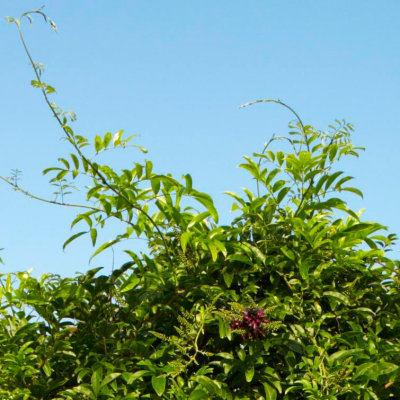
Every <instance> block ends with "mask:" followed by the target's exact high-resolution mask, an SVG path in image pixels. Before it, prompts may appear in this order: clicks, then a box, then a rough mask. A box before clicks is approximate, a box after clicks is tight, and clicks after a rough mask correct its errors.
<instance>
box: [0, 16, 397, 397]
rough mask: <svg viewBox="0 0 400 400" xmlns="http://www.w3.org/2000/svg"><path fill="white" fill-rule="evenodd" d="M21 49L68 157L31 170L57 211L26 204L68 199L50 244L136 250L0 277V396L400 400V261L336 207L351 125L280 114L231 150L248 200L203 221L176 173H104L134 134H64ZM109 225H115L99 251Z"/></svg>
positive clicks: (377, 233)
mask: <svg viewBox="0 0 400 400" xmlns="http://www.w3.org/2000/svg"><path fill="white" fill-rule="evenodd" d="M39 11H40V10H39ZM39 11H38V12H39ZM40 13H41V12H40ZM27 15H29V14H27ZM27 15H25V16H27ZM11 22H15V23H16V24H17V27H18V29H19V30H20V29H21V24H20V20H14V19H11ZM20 32H21V30H20ZM21 38H22V36H21ZM22 40H23V38H22ZM23 43H25V42H23ZM28 56H29V58H30V60H31V62H32V67H33V68H34V71H35V75H36V80H35V81H34V82H33V86H35V87H38V88H39V89H40V90H42V93H43V95H44V97H45V100H46V102H47V104H48V105H49V107H50V110H51V111H52V113H53V114H54V116H55V117H56V118H57V120H58V122H59V124H60V127H61V129H62V130H63V132H64V135H65V138H66V139H67V140H68V142H69V143H70V144H71V148H72V153H71V154H69V155H67V156H65V157H64V158H60V159H59V165H58V166H57V167H51V168H48V169H46V170H45V171H44V174H50V175H51V179H50V182H51V183H52V184H56V185H58V186H57V188H58V190H59V191H58V192H56V193H57V196H58V197H61V201H58V202H57V201H52V200H46V199H41V200H42V201H48V202H52V203H54V202H55V203H57V204H60V205H64V206H74V207H80V211H79V213H78V214H77V216H76V218H75V219H74V221H73V222H72V227H75V225H77V224H78V223H79V224H80V225H84V226H85V228H86V229H84V230H80V231H79V232H77V233H74V234H73V235H72V236H71V237H70V238H69V239H68V240H67V241H66V242H65V244H64V247H66V246H67V245H68V244H69V243H70V242H71V241H73V240H75V239H77V238H78V237H80V236H82V235H89V236H90V238H91V240H92V243H93V245H94V246H97V247H96V250H95V251H94V253H93V255H92V257H94V256H96V255H97V254H99V253H100V252H101V251H104V250H105V249H106V248H109V247H111V246H113V245H114V244H115V243H118V242H121V241H123V240H126V239H128V238H130V237H141V238H144V239H146V240H147V243H148V249H149V252H148V254H137V253H135V252H134V251H133V250H131V249H129V248H127V250H126V253H127V254H128V255H129V257H130V258H131V261H130V262H128V263H126V264H124V265H123V266H121V267H120V268H118V269H115V270H114V271H113V272H112V273H111V274H110V275H99V272H100V269H93V270H90V271H88V272H86V273H85V274H81V275H79V276H76V277H74V278H60V277H59V276H56V275H52V274H47V275H45V276H42V277H41V278H40V279H35V278H33V277H32V276H31V275H30V274H29V273H28V272H26V273H17V274H4V275H2V276H1V279H0V285H1V286H0V296H1V309H0V398H2V399H41V400H47V399H54V400H55V399H68V400H75V399H99V400H106V399H139V398H140V399H157V398H163V399H182V400H183V399H191V400H195V399H197V400H201V399H232V400H233V399H237V400H239V399H241V400H245V399H258V400H261V399H266V400H275V399H285V400H292V399H293V400H299V399H310V400H321V399H325V400H331V399H332V400H333V399H340V400H353V399H354V400H357V399H364V400H367V399H389V398H400V383H399V377H400V369H399V366H400V343H399V333H400V319H399V313H400V308H399V304H400V291H399V283H400V281H399V275H398V273H399V262H398V261H393V260H391V259H390V258H389V257H388V252H389V251H390V249H391V246H392V244H393V242H394V240H395V239H396V237H395V236H394V235H387V234H385V233H384V231H385V228H384V227H383V226H381V225H380V224H377V223H375V222H366V221H363V220H361V216H360V214H359V213H356V212H354V211H353V210H351V209H350V208H349V207H348V205H347V204H346V201H345V200H344V199H343V198H341V197H340V195H341V193H342V192H350V193H354V194H356V195H361V193H360V192H359V190H358V189H357V188H354V187H351V186H347V183H348V182H349V181H350V180H351V179H352V178H351V177H349V176H346V175H345V174H344V172H342V171H337V170H336V165H337V163H338V161H339V160H340V159H341V158H342V157H347V156H357V155H358V151H359V150H360V149H359V148H357V147H354V146H353V144H352V142H351V137H350V135H351V132H352V130H353V129H352V126H351V125H349V124H345V123H342V122H339V121H337V122H336V123H335V125H333V126H330V127H329V129H328V130H327V131H324V132H322V131H319V130H317V129H315V128H313V127H312V126H310V125H304V124H303V122H302V121H301V120H300V118H299V117H298V116H297V114H295V117H296V122H295V123H293V124H291V125H290V126H289V133H288V135H287V136H286V137H280V138H273V139H271V140H270V141H269V142H268V143H267V144H266V145H265V147H264V149H263V151H262V152H261V153H257V154H254V155H253V157H245V159H244V162H243V164H241V165H240V166H241V167H242V168H243V169H245V170H246V171H248V172H249V174H250V175H251V176H252V178H254V180H255V182H256V190H255V192H253V191H251V190H249V189H244V193H243V194H242V195H240V194H236V193H232V192H228V193H227V194H228V195H229V196H231V197H232V198H233V200H234V203H233V206H232V210H233V211H236V212H237V214H236V215H237V216H236V217H235V218H234V219H233V221H232V222H231V224H229V225H219V224H218V213H217V210H216V209H215V206H214V204H213V200H212V198H211V197H210V196H209V195H207V194H205V193H201V192H198V191H196V189H194V188H193V183H192V179H191V177H190V175H185V176H184V177H183V178H182V180H178V179H175V178H173V177H171V176H170V175H163V174H158V173H155V172H154V171H153V164H152V162H151V161H145V162H144V163H139V162H137V163H135V164H134V165H133V166H130V167H129V166H128V167H127V168H126V169H123V170H121V171H115V170H114V169H113V168H112V167H110V166H109V165H107V164H100V163H99V162H97V161H94V160H95V158H93V157H95V156H96V155H97V154H99V153H101V152H104V151H106V150H109V149H118V148H125V147H128V146H129V145H130V144H131V142H132V140H133V137H128V138H126V139H125V138H124V136H123V132H122V131H118V132H117V133H116V134H115V135H112V134H111V133H106V134H105V135H104V136H103V137H101V136H96V137H95V139H94V141H93V143H91V142H90V141H89V140H88V139H86V138H85V137H83V136H80V135H77V134H75V133H74V131H73V130H72V128H71V126H70V120H71V118H70V117H69V116H68V115H67V114H66V113H64V112H63V111H62V110H61V109H60V108H59V107H57V106H55V105H54V104H53V103H52V102H50V101H49V100H48V95H49V94H51V93H52V92H54V89H53V90H51V89H49V88H52V87H50V86H49V85H47V84H45V83H43V82H42V80H41V75H42V68H41V67H39V66H38V64H36V63H34V62H33V61H32V58H31V56H30V54H29V53H28ZM267 101H269V102H275V103H279V104H280V105H282V106H284V107H286V108H289V110H291V111H292V112H294V111H293V110H292V109H290V107H288V106H287V105H285V104H284V103H282V102H280V101H277V100H267ZM285 143H287V144H289V147H290V148H289V150H287V149H286V148H287V146H286V145H285ZM280 144H282V145H280ZM275 145H278V147H277V149H274V148H275V147H276V146H275ZM274 146H275V147H274ZM283 149H286V150H285V151H283ZM139 150H141V151H145V150H144V149H143V148H140V147H139ZM90 151H92V155H93V157H92V155H91V153H90ZM2 179H3V180H5V181H6V182H8V183H9V184H11V185H12V186H13V187H14V188H15V189H17V190H20V191H21V192H23V193H24V194H26V195H28V196H31V197H34V198H38V197H37V196H35V195H32V194H30V193H28V192H26V191H24V190H23V189H20V188H19V187H18V186H17V185H16V184H15V182H13V181H12V180H10V179H7V178H2ZM79 179H85V180H86V181H84V182H85V184H82V183H81V182H82V181H79ZM69 182H73V184H70V183H69ZM74 186H76V187H80V188H81V189H84V188H85V187H87V189H86V192H85V194H86V203H83V204H80V205H79V204H69V203H65V202H64V197H65V195H66V194H68V193H66V190H67V189H68V190H69V189H70V188H73V187H74ZM61 190H62V192H61ZM56 200H57V199H56ZM199 207H200V209H199ZM198 209H199V210H198ZM110 219H117V220H118V221H120V222H121V224H122V225H123V230H122V231H121V232H120V233H119V234H117V235H116V236H115V238H113V239H111V240H109V241H107V242H105V243H103V244H100V245H98V244H97V232H98V230H100V229H101V228H103V227H104V226H106V224H107V223H108V221H109V220H110Z"/></svg>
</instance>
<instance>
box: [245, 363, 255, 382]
mask: <svg viewBox="0 0 400 400" xmlns="http://www.w3.org/2000/svg"><path fill="white" fill-rule="evenodd" d="M244 374H245V377H246V382H251V381H252V380H253V377H254V366H253V365H251V366H249V367H247V368H246V371H245V373H244Z"/></svg>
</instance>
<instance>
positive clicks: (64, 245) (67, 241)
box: [63, 231, 88, 250]
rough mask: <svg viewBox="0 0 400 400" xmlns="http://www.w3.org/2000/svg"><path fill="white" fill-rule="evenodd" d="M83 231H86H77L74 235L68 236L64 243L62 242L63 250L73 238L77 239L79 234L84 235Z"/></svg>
mask: <svg viewBox="0 0 400 400" xmlns="http://www.w3.org/2000/svg"><path fill="white" fill-rule="evenodd" d="M85 233H88V231H84V232H79V233H76V234H75V235H72V236H71V237H70V238H68V239H67V240H66V241H65V242H64V244H63V250H65V248H66V247H67V246H68V245H69V244H70V243H71V242H72V241H73V240H75V239H77V238H78V237H79V236H82V235H84V234H85Z"/></svg>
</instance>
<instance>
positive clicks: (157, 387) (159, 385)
mask: <svg viewBox="0 0 400 400" xmlns="http://www.w3.org/2000/svg"><path fill="white" fill-rule="evenodd" d="M166 382H167V379H166V377H165V376H164V375H160V376H154V375H153V376H152V377H151V385H152V386H153V389H154V391H155V392H156V393H157V395H158V396H160V397H161V396H162V395H163V393H164V391H165V385H166Z"/></svg>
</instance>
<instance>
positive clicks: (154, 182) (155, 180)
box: [150, 177, 161, 195]
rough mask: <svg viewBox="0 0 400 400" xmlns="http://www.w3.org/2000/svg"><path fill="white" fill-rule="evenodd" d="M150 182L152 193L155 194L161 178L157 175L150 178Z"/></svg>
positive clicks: (158, 188)
mask: <svg viewBox="0 0 400 400" xmlns="http://www.w3.org/2000/svg"><path fill="white" fill-rule="evenodd" d="M150 184H151V189H152V190H153V193H154V194H155V195H157V193H158V192H159V191H160V186H161V179H160V178H159V177H154V178H151V180H150Z"/></svg>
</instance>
